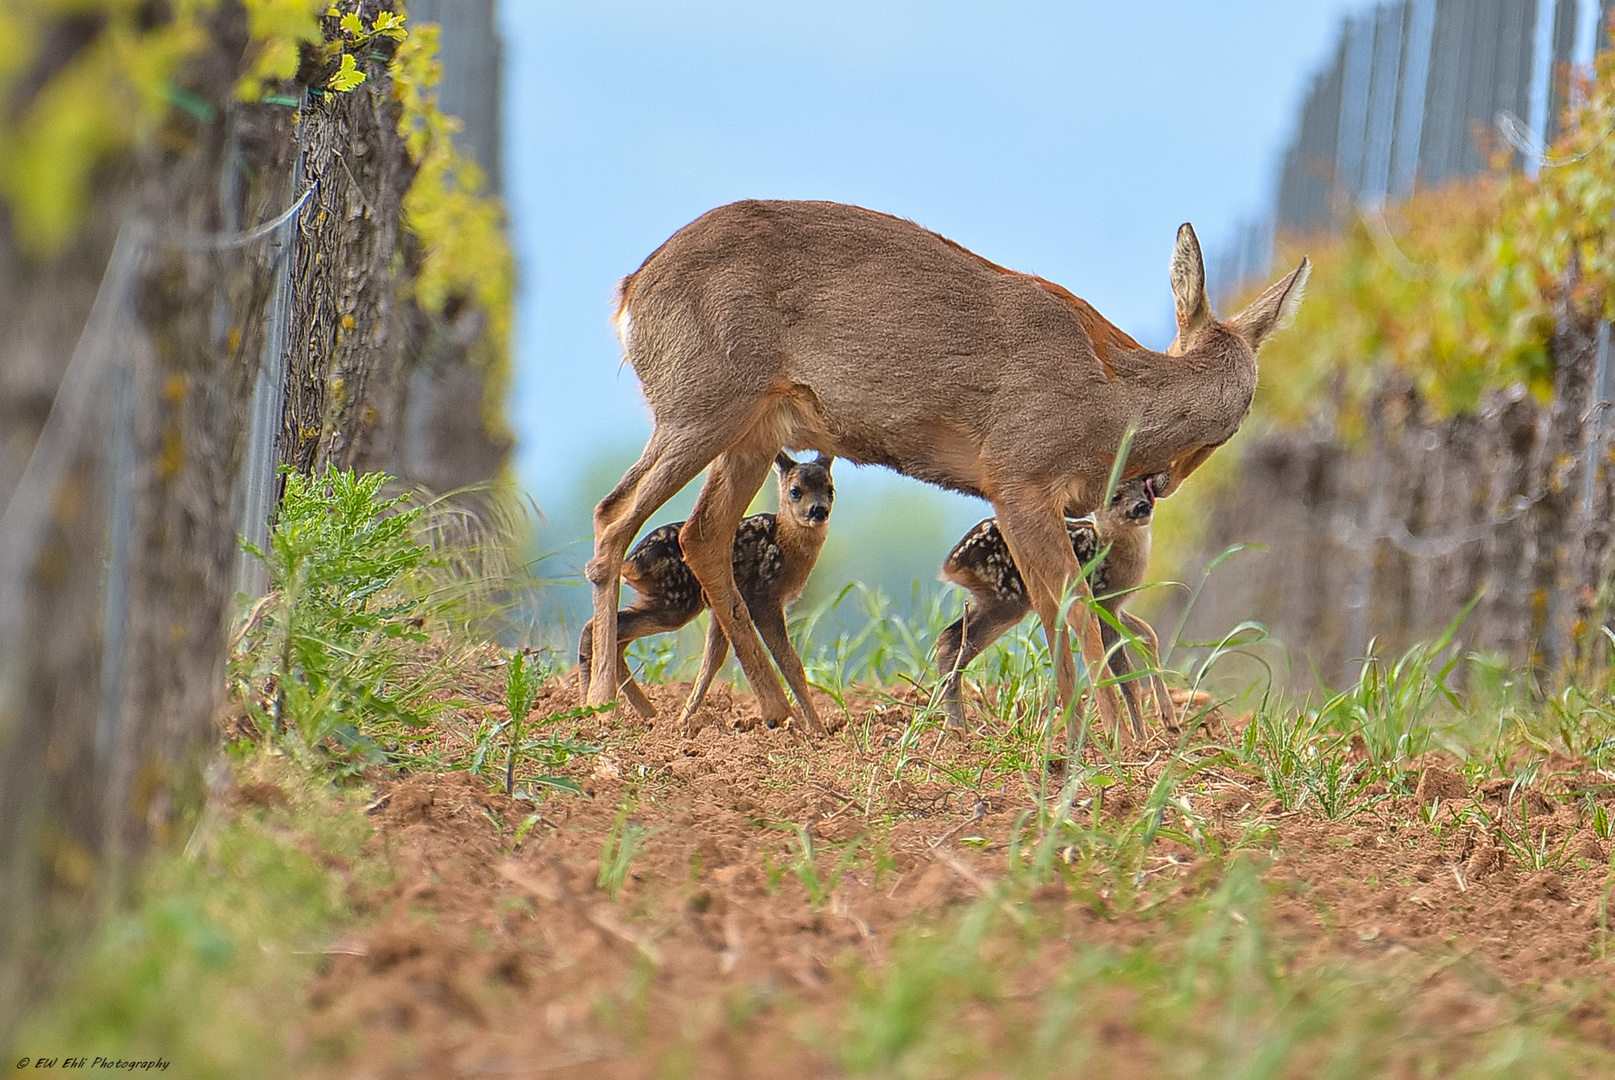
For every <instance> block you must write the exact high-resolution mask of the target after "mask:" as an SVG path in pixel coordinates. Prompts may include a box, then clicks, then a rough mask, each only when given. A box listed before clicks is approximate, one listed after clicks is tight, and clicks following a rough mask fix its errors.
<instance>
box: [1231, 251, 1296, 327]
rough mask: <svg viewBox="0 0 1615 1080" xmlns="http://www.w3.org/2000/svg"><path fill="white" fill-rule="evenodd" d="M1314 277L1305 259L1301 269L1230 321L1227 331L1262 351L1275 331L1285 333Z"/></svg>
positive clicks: (1280, 281) (1294, 271)
mask: <svg viewBox="0 0 1615 1080" xmlns="http://www.w3.org/2000/svg"><path fill="white" fill-rule="evenodd" d="M1311 273H1312V263H1311V262H1309V261H1307V260H1306V259H1302V260H1301V265H1300V266H1297V267H1296V268H1295V269H1294V270H1291V271H1290V272H1289V274H1287V275H1286V276H1285V277H1283V278H1281V279H1280V280H1278V281H1276V282H1274V283H1273V284H1272V285H1269V286H1268V287H1267V291H1266V292H1264V293H1262V295H1261V296H1258V297H1257V298H1256V299H1255V300H1252V301H1251V303H1250V306H1249V307H1247V308H1246V309H1245V310H1244V311H1241V312H1240V313H1239V314H1238V315H1235V316H1234V317H1233V318H1232V319H1229V320H1228V328H1229V329H1230V330H1232V331H1233V332H1234V333H1236V334H1238V335H1239V336H1240V337H1242V338H1244V339H1245V341H1246V343H1247V344H1249V345H1250V347H1251V348H1252V349H1260V348H1261V347H1262V342H1264V341H1266V340H1267V338H1268V336H1269V335H1270V334H1272V333H1273V331H1275V330H1281V329H1283V328H1284V327H1285V326H1286V325H1288V323H1289V321H1290V320H1291V319H1292V318H1294V317H1295V311H1296V308H1298V307H1300V306H1301V296H1302V294H1303V293H1305V292H1306V288H1307V277H1308V276H1309V275H1310V274H1311Z"/></svg>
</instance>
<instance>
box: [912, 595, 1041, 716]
mask: <svg viewBox="0 0 1615 1080" xmlns="http://www.w3.org/2000/svg"><path fill="white" fill-rule="evenodd" d="M1030 610H1031V607H1030V605H1028V604H1026V603H1023V602H1020V601H1016V600H999V601H996V602H994V601H988V602H987V603H971V602H967V603H966V604H965V612H964V614H963V615H961V616H960V617H959V620H958V621H957V622H955V623H953V624H952V625H951V626H949V627H948V628H947V629H945V630H943V631H942V633H940V634H938V635H937V639H936V666H937V670H938V671H939V672H941V673H942V709H943V711H944V712H946V713H947V716H948V726H949V727H951V728H960V729H962V728H963V727H964V726H965V707H964V688H963V683H964V671H965V668H967V667H969V666H970V662H971V661H972V660H974V659H975V658H976V657H978V656H980V655H981V654H982V653H983V652H985V651H986V650H987V647H988V646H990V645H991V644H992V643H993V642H995V641H997V640H998V639H999V638H1001V637H1003V636H1004V633H1005V632H1006V631H1007V630H1009V628H1010V627H1012V626H1014V625H1015V624H1016V623H1018V622H1020V621H1021V619H1023V618H1025V616H1026V613H1027V612H1028V611H1030Z"/></svg>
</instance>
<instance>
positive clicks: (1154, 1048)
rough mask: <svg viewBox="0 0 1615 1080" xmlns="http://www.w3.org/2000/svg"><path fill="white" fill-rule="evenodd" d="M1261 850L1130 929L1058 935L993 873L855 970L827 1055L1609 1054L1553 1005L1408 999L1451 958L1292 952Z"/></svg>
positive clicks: (1531, 1064) (1175, 1072)
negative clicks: (1473, 1018) (957, 905)
mask: <svg viewBox="0 0 1615 1080" xmlns="http://www.w3.org/2000/svg"><path fill="white" fill-rule="evenodd" d="M1262 862H1263V860H1255V859H1250V858H1241V859H1236V860H1234V861H1232V862H1230V863H1229V864H1227V866H1226V869H1225V872H1223V873H1222V874H1221V876H1220V878H1219V879H1218V880H1217V881H1216V882H1215V883H1214V884H1213V887H1211V888H1210V889H1208V890H1206V891H1205V893H1204V894H1203V895H1201V896H1200V897H1198V898H1196V899H1192V900H1189V901H1187V902H1184V903H1180V904H1175V905H1172V906H1171V907H1170V908H1169V909H1167V910H1164V911H1162V912H1160V913H1159V914H1158V916H1157V917H1156V918H1155V919H1154V920H1153V922H1151V923H1149V924H1146V925H1147V926H1150V927H1153V928H1154V932H1151V933H1148V934H1145V935H1142V936H1139V937H1138V938H1136V939H1135V940H1134V942H1133V943H1131V944H1101V943H1095V942H1090V941H1087V940H1084V939H1083V938H1082V937H1080V936H1078V937H1075V938H1072V937H1070V936H1068V935H1067V934H1066V931H1065V930H1064V928H1063V924H1062V923H1061V922H1060V921H1059V920H1058V919H1057V918H1056V919H1048V920H1040V919H1039V918H1038V917H1036V916H1035V914H1033V909H1032V908H1030V906H1029V905H1026V904H1025V903H1024V902H1023V901H1021V900H1019V899H1018V898H1017V895H1016V893H1015V886H1014V885H1013V884H1012V883H1001V884H1000V886H999V887H998V888H997V889H996V890H995V891H994V892H993V893H992V894H991V895H988V896H985V897H983V898H981V899H980V900H978V901H976V902H974V903H973V904H971V905H969V906H968V907H967V908H965V909H964V910H963V911H961V912H960V913H958V914H957V915H955V916H953V917H951V918H949V919H946V920H944V921H942V922H941V923H940V924H931V925H924V926H917V927H914V928H911V929H910V930H908V931H907V932H906V933H904V934H903V935H901V936H900V938H899V940H898V941H897V943H896V944H895V946H894V948H893V951H892V955H891V959H890V961H889V962H888V963H886V964H885V965H883V966H882V967H880V968H879V969H875V968H868V967H866V968H863V969H861V970H860V971H859V972H858V973H857V977H856V984H855V987H854V990H853V993H852V995H851V997H850V999H849V1000H848V1002H847V1003H846V1005H845V1007H844V1009H843V1010H842V1011H841V1014H840V1017H841V1019H840V1024H839V1029H838V1031H839V1034H840V1036H841V1038H840V1040H839V1042H838V1044H837V1050H838V1059H839V1062H838V1063H839V1065H840V1066H841V1068H842V1069H844V1070H845V1071H846V1072H847V1073H848V1074H849V1075H853V1076H879V1077H896V1078H903V1077H926V1078H933V1077H934V1078H947V1077H968V1076H975V1075H980V1074H981V1073H983V1072H984V1071H991V1072H992V1073H994V1074H995V1075H1009V1076H1019V1077H1042V1078H1056V1077H1072V1078H1075V1077H1084V1076H1104V1075H1112V1074H1117V1073H1121V1074H1125V1075H1151V1076H1162V1077H1205V1076H1217V1077H1235V1078H1244V1077H1252V1078H1255V1077H1272V1078H1278V1077H1296V1078H1299V1077H1313V1076H1327V1077H1377V1076H1387V1075H1391V1076H1404V1075H1406V1076H1433V1075H1441V1076H1465V1077H1498V1078H1502V1077H1513V1076H1522V1077H1549V1076H1563V1075H1570V1074H1578V1075H1596V1074H1598V1073H1599V1072H1600V1071H1601V1070H1605V1069H1608V1068H1609V1067H1610V1066H1611V1064H1612V1059H1611V1057H1610V1055H1609V1054H1608V1052H1607V1051H1604V1050H1602V1049H1600V1048H1598V1047H1596V1046H1590V1045H1586V1044H1581V1045H1574V1044H1571V1043H1569V1042H1568V1041H1567V1040H1564V1039H1562V1038H1561V1037H1560V1036H1561V1032H1562V1030H1563V1025H1564V1014H1565V1011H1566V1010H1568V1008H1569V1004H1568V1003H1567V1004H1566V1005H1565V1006H1563V1007H1560V1008H1551V1007H1550V1008H1547V1009H1542V1008H1532V1007H1527V1006H1526V1005H1524V1004H1522V1003H1516V1002H1514V1001H1512V1000H1511V999H1509V998H1508V997H1507V996H1506V995H1504V994H1501V993H1499V992H1498V991H1497V990H1496V989H1495V988H1494V987H1485V986H1481V985H1478V984H1477V985H1474V986H1470V987H1467V988H1466V991H1467V992H1468V993H1470V994H1472V995H1474V999H1475V1000H1476V1001H1479V1000H1481V999H1484V1000H1485V1001H1486V1003H1487V1004H1488V1005H1489V1006H1491V1007H1493V1008H1495V1010H1496V1013H1497V1015H1498V1017H1499V1019H1498V1020H1497V1022H1496V1023H1494V1024H1492V1025H1489V1026H1488V1027H1487V1028H1486V1029H1484V1030H1481V1031H1478V1032H1477V1031H1474V1030H1461V1029H1455V1028H1452V1027H1451V1026H1449V1025H1443V1024H1440V1023H1434V1024H1432V1023H1429V1022H1428V1021H1427V1019H1426V1018H1425V1017H1424V1016H1422V1015H1421V1010H1420V1004H1421V1002H1420V999H1419V988H1420V986H1421V983H1422V982H1423V981H1424V980H1425V979H1427V978H1432V977H1434V978H1445V979H1461V978H1462V975H1461V974H1460V973H1458V972H1456V971H1454V970H1447V971H1444V972H1443V971H1442V969H1441V966H1440V965H1439V964H1437V963H1434V962H1422V961H1417V960H1409V961H1408V962H1406V963H1405V964H1403V965H1402V966H1397V965H1395V964H1380V965H1366V964H1357V963H1353V962H1349V961H1339V962H1323V963H1308V962H1305V961H1303V960H1302V958H1301V957H1299V956H1297V955H1295V954H1293V953H1292V952H1291V951H1290V950H1289V948H1288V947H1287V946H1286V944H1285V943H1284V940H1283V939H1282V938H1281V937H1280V936H1279V935H1278V934H1277V933H1276V932H1275V931H1274V929H1273V928H1272V923H1271V916H1270V914H1269V911H1268V894H1267V890H1266V887H1265V885H1264V884H1263V882H1262V880H1261V877H1260V874H1261V871H1262V869H1263V866H1262ZM1015 915H1019V916H1020V917H1019V918H1018V919H1017V918H1014V917H1012V916H1015ZM1054 957H1063V959H1057V960H1054V961H1053V962H1052V963H1051V958H1054Z"/></svg>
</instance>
